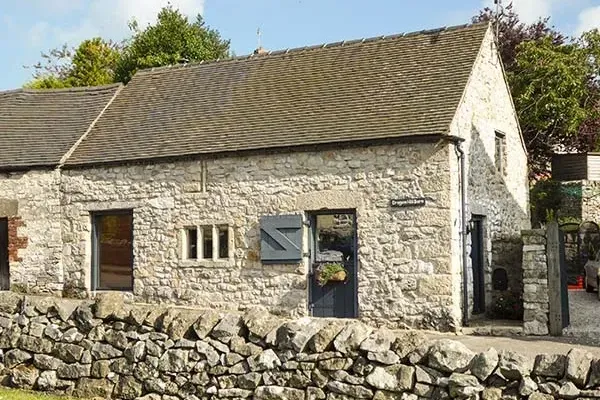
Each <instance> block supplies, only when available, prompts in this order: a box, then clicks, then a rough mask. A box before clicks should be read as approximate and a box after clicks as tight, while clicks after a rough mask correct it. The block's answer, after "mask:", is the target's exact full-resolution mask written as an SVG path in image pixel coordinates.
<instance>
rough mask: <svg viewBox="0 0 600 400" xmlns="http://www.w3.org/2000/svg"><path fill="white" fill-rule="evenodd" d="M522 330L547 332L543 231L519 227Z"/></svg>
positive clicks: (546, 333)
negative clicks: (521, 230) (521, 229)
mask: <svg viewBox="0 0 600 400" xmlns="http://www.w3.org/2000/svg"><path fill="white" fill-rule="evenodd" d="M521 234H522V237H523V308H524V315H523V332H524V333H525V334H526V335H548V333H549V331H548V325H549V319H548V313H549V311H550V308H549V298H548V263H547V256H546V231H545V230H542V229H535V230H527V231H523V232H522V233H521Z"/></svg>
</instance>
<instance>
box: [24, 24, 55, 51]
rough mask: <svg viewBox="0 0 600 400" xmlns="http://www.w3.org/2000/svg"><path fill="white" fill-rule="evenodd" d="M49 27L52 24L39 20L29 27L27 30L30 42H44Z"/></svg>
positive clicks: (34, 43) (33, 43)
mask: <svg viewBox="0 0 600 400" xmlns="http://www.w3.org/2000/svg"><path fill="white" fill-rule="evenodd" d="M49 28H50V26H49V25H48V23H47V22H44V21H41V22H38V23H36V24H35V25H33V26H32V27H31V28H29V31H28V32H27V36H28V38H29V42H30V43H31V44H32V45H34V46H37V45H39V44H40V43H42V42H43V40H44V38H45V37H46V35H47V33H48V29H49Z"/></svg>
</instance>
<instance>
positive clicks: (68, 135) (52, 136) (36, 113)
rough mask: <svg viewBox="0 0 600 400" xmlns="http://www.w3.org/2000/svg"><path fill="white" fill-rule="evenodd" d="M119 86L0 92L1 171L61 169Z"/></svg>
mask: <svg viewBox="0 0 600 400" xmlns="http://www.w3.org/2000/svg"><path fill="white" fill-rule="evenodd" d="M120 86H121V85H110V86H102V87H95V88H83V89H58V90H30V89H18V90H11V91H4V92H0V169H2V170H7V169H27V168H32V167H51V166H56V165H58V164H59V162H60V160H61V158H62V157H63V156H64V155H65V154H66V153H67V152H68V151H69V149H70V148H71V147H72V146H73V145H74V144H75V143H76V142H77V140H79V138H80V137H81V136H82V135H83V134H84V133H86V131H87V130H88V128H89V127H90V125H91V123H92V122H93V121H94V120H95V119H96V118H97V117H98V115H99V114H100V112H101V111H102V110H103V109H104V108H105V106H106V105H107V104H108V102H109V101H110V100H111V99H112V98H113V96H114V95H115V92H116V91H117V89H118V88H119V87H120Z"/></svg>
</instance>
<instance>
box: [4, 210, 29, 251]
mask: <svg viewBox="0 0 600 400" xmlns="http://www.w3.org/2000/svg"><path fill="white" fill-rule="evenodd" d="M24 225H25V223H24V222H23V220H22V219H21V217H10V218H9V219H8V262H16V261H23V260H22V258H21V257H19V249H24V248H26V247H27V243H28V240H27V238H26V237H19V236H18V235H17V228H18V227H20V226H24Z"/></svg>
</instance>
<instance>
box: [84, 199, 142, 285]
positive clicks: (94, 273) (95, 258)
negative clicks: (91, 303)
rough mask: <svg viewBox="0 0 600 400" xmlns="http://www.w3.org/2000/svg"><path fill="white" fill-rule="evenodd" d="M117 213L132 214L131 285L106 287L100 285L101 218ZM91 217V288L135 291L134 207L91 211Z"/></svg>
mask: <svg viewBox="0 0 600 400" xmlns="http://www.w3.org/2000/svg"><path fill="white" fill-rule="evenodd" d="M115 215H127V216H131V287H122V288H105V287H100V249H99V238H100V237H99V235H100V229H99V219H100V218H102V217H106V216H115ZM90 218H91V222H92V232H91V236H92V243H91V244H92V246H91V250H92V251H91V256H92V259H91V263H90V278H91V285H90V287H91V290H92V291H94V292H97V291H111V292H133V288H134V280H135V278H134V274H133V271H134V268H135V259H134V243H135V232H134V226H135V225H134V224H135V220H134V213H133V209H115V210H102V211H91V212H90Z"/></svg>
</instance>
